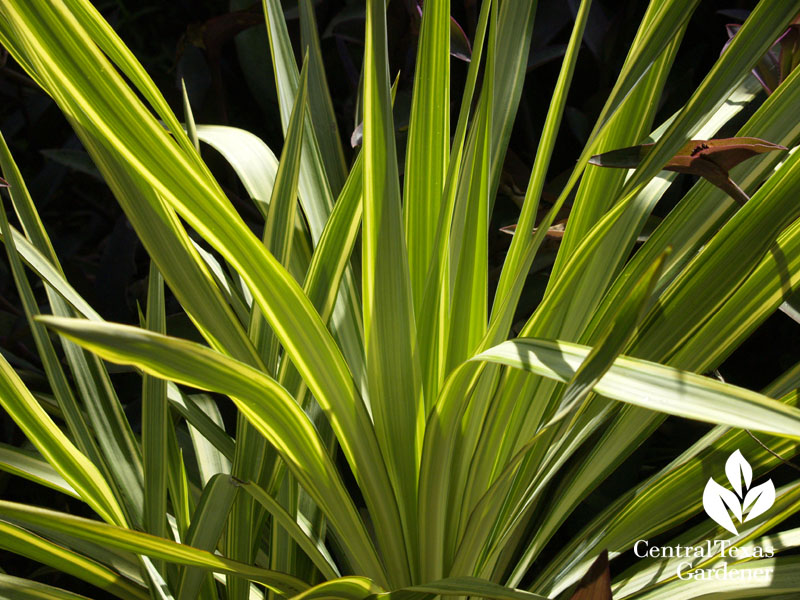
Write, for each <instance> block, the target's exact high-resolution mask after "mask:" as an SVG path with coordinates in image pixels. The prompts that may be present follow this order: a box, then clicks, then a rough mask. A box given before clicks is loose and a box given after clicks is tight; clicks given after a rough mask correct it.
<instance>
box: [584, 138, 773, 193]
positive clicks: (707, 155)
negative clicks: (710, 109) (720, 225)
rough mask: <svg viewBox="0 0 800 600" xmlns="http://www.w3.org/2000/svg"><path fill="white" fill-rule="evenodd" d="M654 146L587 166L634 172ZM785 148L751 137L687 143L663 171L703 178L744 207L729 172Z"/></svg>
mask: <svg viewBox="0 0 800 600" xmlns="http://www.w3.org/2000/svg"><path fill="white" fill-rule="evenodd" d="M654 145H655V144H640V145H638V146H631V147H629V148H620V149H619V150H612V151H611V152H605V153H603V154H596V155H595V156H593V157H592V158H590V159H589V164H592V165H596V166H598V167H617V168H622V169H634V168H636V167H637V166H638V165H639V163H641V162H642V160H643V159H644V158H645V157H646V156H647V155H648V154H649V153H650V151H651V150H652V148H653V146H654ZM786 149H787V148H786V147H785V146H781V145H779V144H773V143H772V142H767V141H765V140H762V139H759V138H753V137H733V138H721V139H716V140H689V141H688V142H686V144H684V146H683V147H682V148H681V149H680V150H679V151H678V152H677V153H676V154H675V156H673V157H672V158H671V159H670V160H669V161H667V164H665V165H664V167H663V168H664V170H666V171H675V172H677V173H688V174H690V175H699V176H700V177H705V178H706V179H707V180H708V181H710V182H711V183H713V184H714V185H716V186H717V187H719V188H720V189H722V190H723V191H725V192H726V193H727V194H729V195H730V196H731V197H732V198H733V199H734V200H736V201H737V202H738V203H739V204H742V205H744V203H745V202H747V200H749V198H748V197H747V194H745V193H744V192H743V191H742V190H741V189H740V188H739V186H737V185H736V184H735V183H734V182H733V181H732V180H731V179H730V177H729V175H728V172H729V171H730V169H732V168H733V167H735V166H736V165H738V164H739V163H741V162H743V161H745V160H747V159H748V158H751V157H753V156H756V155H758V154H763V153H764V152H771V151H773V150H786Z"/></svg>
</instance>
